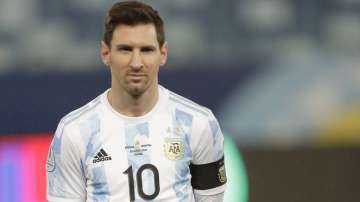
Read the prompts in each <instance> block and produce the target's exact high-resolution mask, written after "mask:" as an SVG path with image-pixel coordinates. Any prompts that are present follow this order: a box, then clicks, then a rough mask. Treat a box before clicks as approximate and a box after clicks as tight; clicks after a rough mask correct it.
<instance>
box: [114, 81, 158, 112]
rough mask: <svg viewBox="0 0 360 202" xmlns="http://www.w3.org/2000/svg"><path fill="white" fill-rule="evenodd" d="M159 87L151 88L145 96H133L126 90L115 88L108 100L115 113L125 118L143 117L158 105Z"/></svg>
mask: <svg viewBox="0 0 360 202" xmlns="http://www.w3.org/2000/svg"><path fill="white" fill-rule="evenodd" d="M158 91H159V90H158V86H157V85H156V86H154V87H149V89H148V90H146V91H145V92H144V93H143V94H141V95H139V96H136V97H134V96H132V95H130V94H129V93H128V92H126V91H124V90H119V89H116V88H114V87H112V88H111V90H110V91H109V93H108V95H107V98H108V100H109V103H110V105H111V106H112V107H113V108H114V109H115V111H117V112H119V113H120V114H123V115H125V116H130V117H136V116H143V115H145V114H147V113H148V112H150V111H151V109H153V108H154V107H155V105H156V103H157V100H158V97H159V92H158Z"/></svg>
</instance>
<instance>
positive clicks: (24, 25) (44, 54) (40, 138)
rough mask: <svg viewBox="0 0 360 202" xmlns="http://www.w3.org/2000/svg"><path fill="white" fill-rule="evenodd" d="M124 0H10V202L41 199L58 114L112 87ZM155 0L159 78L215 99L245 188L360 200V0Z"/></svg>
mask: <svg viewBox="0 0 360 202" xmlns="http://www.w3.org/2000/svg"><path fill="white" fill-rule="evenodd" d="M114 2H115V1H99V0H87V1H80V0H71V1H70V0H63V1H46V0H27V1H23V0H0V114H1V116H0V201H1V202H2V201H5V202H8V201H9V202H13V201H34V202H36V201H44V195H45V179H44V172H45V171H44V168H45V167H44V166H45V159H46V155H47V149H48V145H49V141H50V140H51V137H52V133H53V132H54V130H55V128H56V126H57V123H58V121H59V120H60V118H61V117H62V116H64V115H65V114H66V113H68V112H69V111H71V110H74V109H76V108H78V107H80V106H82V105H84V104H85V103H87V102H88V101H90V100H91V99H93V98H94V97H95V96H97V95H98V94H100V93H102V92H103V91H104V90H105V89H107V88H108V87H109V86H110V73H109V70H108V69H107V68H106V67H105V66H104V65H102V63H101V60H100V56H99V49H100V41H101V38H102V32H103V25H102V24H103V19H104V16H105V13H106V11H107V10H108V8H110V6H111V5H112V4H113V3H114ZM145 2H147V3H150V4H151V5H153V6H154V7H155V8H156V9H157V10H158V11H159V12H160V14H161V15H162V17H163V19H164V21H165V30H166V38H167V41H168V45H169V55H170V57H169V60H168V63H167V65H166V66H164V67H162V69H161V72H160V83H161V84H162V85H164V86H165V87H167V88H169V89H171V90H173V91H175V92H177V93H179V94H181V95H184V96H186V97H188V98H191V99H193V100H194V101H196V102H198V103H200V104H202V105H205V106H207V107H209V108H211V109H212V110H213V111H214V113H215V115H216V116H217V118H218V119H219V122H220V124H221V126H222V130H223V132H224V134H226V136H227V138H229V139H228V140H229V141H230V142H232V143H235V145H236V146H235V147H236V148H237V149H234V150H231V152H232V155H235V153H237V152H238V151H240V153H237V154H236V155H238V157H239V159H240V158H241V161H236V162H237V164H236V165H238V167H241V168H242V166H243V165H245V168H246V173H245V172H242V171H239V173H238V174H239V175H245V174H246V177H243V178H241V180H243V181H244V180H245V181H246V182H244V183H243V186H248V189H247V188H246V189H243V187H235V186H233V187H232V188H234V187H235V189H241V190H242V191H243V192H246V194H245V195H246V196H245V195H244V197H243V198H242V199H241V201H250V202H263V201H276V202H289V201H291V202H297V201H299V202H303V201H307V202H332V201H334V202H335V201H336V202H338V201H342V202H351V201H360V196H359V191H358V187H359V186H360V173H359V172H358V170H359V168H360V1H359V0H227V1H221V2H220V1H210V0H197V1H193V0H173V1H166V0H157V1H145ZM240 155H241V157H240ZM234 162H235V161H234ZM234 165H235V164H234ZM236 165H235V167H236ZM229 169H230V168H227V170H228V171H229ZM236 169H238V168H236ZM236 169H233V168H231V170H236ZM235 173H236V172H235ZM244 173H245V174H244ZM232 179H235V178H234V177H232ZM229 180H231V178H229ZM19 190H20V191H19ZM239 201H240V199H239Z"/></svg>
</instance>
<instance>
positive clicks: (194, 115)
mask: <svg viewBox="0 0 360 202" xmlns="http://www.w3.org/2000/svg"><path fill="white" fill-rule="evenodd" d="M107 93H108V90H107V91H105V92H104V93H103V94H101V95H100V96H98V97H97V98H96V99H94V100H93V101H91V102H89V103H88V104H86V105H85V106H83V107H81V108H79V109H77V110H75V111H73V112H71V113H69V114H68V115H66V116H65V117H64V118H62V120H61V121H60V123H59V125H58V128H57V130H56V133H55V136H54V138H53V141H52V143H51V146H50V150H49V155H48V160H47V165H46V169H47V199H48V200H49V201H56V202H62V201H66V202H68V201H116V202H123V201H124V202H126V201H136V202H142V201H154V202H155V201H156V202H193V201H195V200H194V192H196V193H200V194H203V195H213V194H218V193H222V192H224V191H225V186H226V184H223V185H221V186H218V187H215V188H211V189H205V190H197V189H194V188H193V187H192V185H191V178H192V176H191V173H190V168H189V165H190V164H194V165H198V164H208V163H212V162H216V161H218V160H219V159H221V158H222V157H223V135H222V132H221V129H220V127H219V124H218V122H217V120H216V119H215V117H214V115H213V113H212V112H211V111H210V110H209V109H207V108H205V107H202V106H200V105H198V104H196V103H194V102H192V101H190V100H188V99H186V98H184V97H181V96H179V95H177V94H175V93H173V92H171V91H169V90H167V89H165V88H164V87H162V86H160V85H159V100H158V102H157V104H156V105H155V107H154V108H153V109H152V110H151V111H150V112H149V113H147V114H146V115H144V116H141V117H127V116H124V115H122V114H120V113H118V112H116V111H115V110H114V109H113V108H112V107H111V106H110V104H109V102H108V99H107ZM219 177H221V176H219Z"/></svg>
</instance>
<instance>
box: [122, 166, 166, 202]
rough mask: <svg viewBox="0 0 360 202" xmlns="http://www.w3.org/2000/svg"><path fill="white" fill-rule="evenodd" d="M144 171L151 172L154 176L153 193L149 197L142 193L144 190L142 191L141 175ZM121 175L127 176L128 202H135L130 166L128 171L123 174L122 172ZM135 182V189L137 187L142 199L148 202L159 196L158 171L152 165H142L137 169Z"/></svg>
mask: <svg viewBox="0 0 360 202" xmlns="http://www.w3.org/2000/svg"><path fill="white" fill-rule="evenodd" d="M146 169H149V170H151V172H152V173H153V175H154V186H155V191H154V193H153V194H151V195H148V194H146V193H144V190H143V183H142V173H143V172H144V170H146ZM123 173H124V174H126V175H128V180H129V193H130V201H135V191H134V177H133V169H132V166H130V167H129V168H128V169H126V170H125V172H123ZM136 182H137V187H138V194H139V196H140V197H141V198H142V199H144V200H147V201H149V200H152V199H154V198H156V197H157V195H159V192H160V184H159V171H158V169H157V168H156V167H155V166H154V165H152V164H144V165H142V166H141V167H140V168H139V169H138V171H137V173H136Z"/></svg>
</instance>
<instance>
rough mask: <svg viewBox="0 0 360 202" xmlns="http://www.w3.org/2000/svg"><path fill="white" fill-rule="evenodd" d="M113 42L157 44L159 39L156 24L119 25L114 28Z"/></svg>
mask: <svg viewBox="0 0 360 202" xmlns="http://www.w3.org/2000/svg"><path fill="white" fill-rule="evenodd" d="M111 44H112V45H118V44H127V45H154V46H156V45H157V44H158V41H157V35H156V29H155V26H154V25H153V24H140V25H135V26H129V25H118V26H117V27H116V28H115V30H114V33H113V38H112V40H111Z"/></svg>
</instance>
